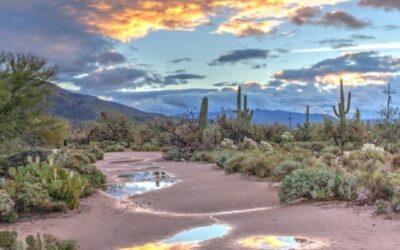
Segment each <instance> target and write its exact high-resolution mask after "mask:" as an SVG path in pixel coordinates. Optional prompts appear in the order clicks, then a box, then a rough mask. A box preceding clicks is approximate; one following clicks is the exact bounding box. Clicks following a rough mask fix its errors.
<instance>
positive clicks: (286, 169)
mask: <svg viewBox="0 0 400 250" xmlns="http://www.w3.org/2000/svg"><path fill="white" fill-rule="evenodd" d="M301 167H302V165H301V164H300V163H299V162H295V161H292V160H287V161H283V162H281V163H279V164H278V166H276V168H275V169H274V172H273V175H274V177H275V178H277V179H278V180H282V179H283V178H285V176H286V175H288V174H290V173H292V172H293V171H294V170H296V169H299V168H301Z"/></svg>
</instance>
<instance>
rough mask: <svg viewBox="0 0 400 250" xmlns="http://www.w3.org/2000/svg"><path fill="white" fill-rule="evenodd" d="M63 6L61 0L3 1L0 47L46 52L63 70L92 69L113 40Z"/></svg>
mask: <svg viewBox="0 0 400 250" xmlns="http://www.w3.org/2000/svg"><path fill="white" fill-rule="evenodd" d="M63 7H64V5H63V3H62V2H60V1H49V0H32V1H30V2H29V4H27V3H26V2H25V1H12V0H3V1H1V8H0V23H1V26H0V34H1V39H0V48H2V49H3V50H9V51H12V52H32V53H35V54H38V55H42V56H45V57H46V59H48V61H49V62H50V63H52V64H58V65H59V68H60V72H61V74H68V75H71V74H79V73H82V72H86V71H88V70H93V69H94V68H95V67H96V66H95V63H96V61H97V59H96V56H95V55H96V54H98V53H99V52H104V51H108V50H109V49H110V48H111V46H112V44H111V43H110V41H108V40H107V39H104V38H103V37H102V36H100V35H96V34H88V33H87V31H86V29H85V27H84V26H82V24H81V23H80V22H78V21H77V20H75V19H74V18H71V16H70V15H69V14H68V13H66V12H65V11H64V10H63ZM60 77H62V76H60ZM60 80H62V79H60Z"/></svg>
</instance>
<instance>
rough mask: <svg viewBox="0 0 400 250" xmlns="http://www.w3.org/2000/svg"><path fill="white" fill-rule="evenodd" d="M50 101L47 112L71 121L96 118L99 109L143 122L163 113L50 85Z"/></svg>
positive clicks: (98, 114)
mask: <svg viewBox="0 0 400 250" xmlns="http://www.w3.org/2000/svg"><path fill="white" fill-rule="evenodd" d="M51 88H52V95H51V96H50V100H49V101H50V102H51V103H52V105H51V107H50V109H49V113H50V114H52V115H54V116H57V117H61V118H64V119H67V120H69V121H72V122H84V121H91V120H96V119H97V118H99V116H100V112H101V111H116V112H120V113H123V114H124V115H126V116H127V117H129V118H131V119H132V120H133V121H137V122H143V121H147V120H151V119H153V118H156V117H162V116H163V115H161V114H157V113H147V112H144V111H140V110H138V109H135V108H132V107H128V106H125V105H122V104H119V103H115V102H109V101H103V100H101V99H99V98H97V97H94V96H90V95H84V94H79V93H74V92H71V91H68V90H65V89H62V88H60V87H58V86H56V85H52V86H51Z"/></svg>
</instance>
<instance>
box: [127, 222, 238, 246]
mask: <svg viewBox="0 0 400 250" xmlns="http://www.w3.org/2000/svg"><path fill="white" fill-rule="evenodd" d="M230 230H231V228H230V227H229V226H227V225H223V224H213V225H210V226H204V227H195V228H192V229H189V230H186V231H182V232H180V233H177V234H175V235H174V236H172V237H171V238H168V239H166V240H163V241H160V242H158V243H148V244H145V245H143V246H138V247H133V248H125V249H122V250H150V249H151V250H189V249H193V248H194V247H197V246H199V244H200V243H202V242H204V241H207V240H211V239H216V238H221V237H224V236H225V235H227V234H228V233H229V231H230Z"/></svg>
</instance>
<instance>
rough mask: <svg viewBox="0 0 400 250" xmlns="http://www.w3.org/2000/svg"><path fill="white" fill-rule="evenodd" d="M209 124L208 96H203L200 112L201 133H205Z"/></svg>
mask: <svg viewBox="0 0 400 250" xmlns="http://www.w3.org/2000/svg"><path fill="white" fill-rule="evenodd" d="M207 125H208V98H207V97H203V100H202V101H201V107H200V114H199V128H200V132H201V134H203V132H204V130H205V129H206V128H207Z"/></svg>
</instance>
